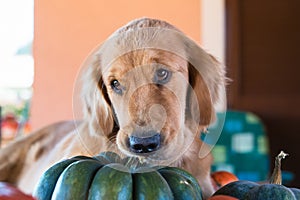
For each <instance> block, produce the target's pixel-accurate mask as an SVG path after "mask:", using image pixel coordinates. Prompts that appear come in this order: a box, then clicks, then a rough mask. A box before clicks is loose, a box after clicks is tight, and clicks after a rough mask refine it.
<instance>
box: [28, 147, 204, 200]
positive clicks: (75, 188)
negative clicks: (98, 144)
mask: <svg viewBox="0 0 300 200" xmlns="http://www.w3.org/2000/svg"><path fill="white" fill-rule="evenodd" d="M34 196H35V197H36V198H37V199H39V200H50V199H51V200H61V199H64V200H77V199H78V200H84V199H88V200H96V199H97V200H101V199H103V200H108V199H109V200H113V199H119V200H121V199H122V200H127V199H128V200H129V199H130V200H131V199H132V200H138V199H143V200H147V199H149V200H169V199H178V200H184V199H186V200H190V199H191V200H192V199H195V200H201V199H202V192H201V188H200V186H199V185H198V182H197V180H196V179H195V178H194V177H193V176H192V175H191V174H189V173H188V172H186V171H184V170H182V169H179V168H174V167H152V168H150V167H148V168H147V167H145V166H143V164H141V163H140V162H139V161H138V160H137V159H134V158H124V159H121V158H120V157H119V156H118V155H117V154H115V153H113V152H104V153H101V154H99V155H97V156H95V157H86V156H77V157H73V158H70V159H67V160H64V161H61V162H59V163H57V164H55V165H53V166H52V167H50V168H49V169H48V170H47V171H46V172H45V173H44V174H43V176H42V177H41V178H40V181H39V183H38V185H37V187H36V189H35V192H34Z"/></svg>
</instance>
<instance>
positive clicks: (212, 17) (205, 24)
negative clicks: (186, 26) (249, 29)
mask: <svg viewBox="0 0 300 200" xmlns="http://www.w3.org/2000/svg"><path fill="white" fill-rule="evenodd" d="M201 15H202V16H201V19H202V31H203V32H202V38H201V41H202V44H203V47H204V48H205V50H207V51H208V52H210V53H211V54H212V55H214V56H215V57H216V58H217V59H218V60H219V61H220V62H222V63H224V61H225V40H224V38H225V24H224V22H225V5H224V0H202V11H201Z"/></svg>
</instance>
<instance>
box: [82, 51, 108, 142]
mask: <svg viewBox="0 0 300 200" xmlns="http://www.w3.org/2000/svg"><path fill="white" fill-rule="evenodd" d="M94 56H95V58H94V61H92V62H91V63H90V64H89V66H88V67H87V69H86V71H85V73H84V75H83V81H82V83H83V86H82V97H83V104H84V119H85V120H88V123H89V130H90V133H91V134H104V135H105V136H107V137H110V135H111V134H112V132H113V128H114V119H113V113H112V108H111V103H110V100H109V97H108V94H107V91H106V87H105V85H104V83H103V79H102V73H101V59H100V55H99V54H94Z"/></svg>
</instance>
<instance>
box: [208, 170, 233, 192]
mask: <svg viewBox="0 0 300 200" xmlns="http://www.w3.org/2000/svg"><path fill="white" fill-rule="evenodd" d="M211 178H212V181H213V184H214V188H215V189H216V190H218V189H219V188H221V187H222V186H224V185H226V184H228V183H231V182H234V181H238V180H239V179H238V178H237V177H236V176H235V175H234V174H233V173H230V172H227V171H216V172H213V173H212V174H211Z"/></svg>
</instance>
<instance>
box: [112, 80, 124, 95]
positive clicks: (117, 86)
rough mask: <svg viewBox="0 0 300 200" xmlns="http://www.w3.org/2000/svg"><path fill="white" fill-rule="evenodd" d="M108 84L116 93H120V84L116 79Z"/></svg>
mask: <svg viewBox="0 0 300 200" xmlns="http://www.w3.org/2000/svg"><path fill="white" fill-rule="evenodd" d="M110 86H111V88H112V89H113V90H114V91H115V92H116V93H118V94H122V86H121V84H120V82H119V81H118V80H112V81H111V82H110Z"/></svg>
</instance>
